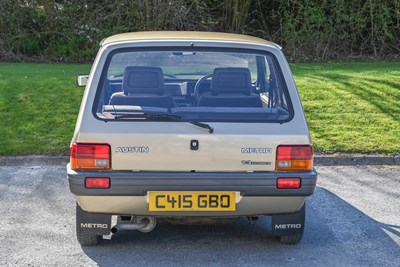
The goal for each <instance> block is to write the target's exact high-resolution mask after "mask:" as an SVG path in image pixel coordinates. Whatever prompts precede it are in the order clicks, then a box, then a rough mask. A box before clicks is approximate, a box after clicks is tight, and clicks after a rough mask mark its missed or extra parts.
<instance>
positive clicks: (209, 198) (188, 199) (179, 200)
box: [148, 192, 236, 211]
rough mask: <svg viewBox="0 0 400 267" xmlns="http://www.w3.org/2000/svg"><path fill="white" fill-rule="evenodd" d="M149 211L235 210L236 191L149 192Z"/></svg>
mask: <svg viewBox="0 0 400 267" xmlns="http://www.w3.org/2000/svg"><path fill="white" fill-rule="evenodd" d="M148 196H149V211H235V210H236V192H148Z"/></svg>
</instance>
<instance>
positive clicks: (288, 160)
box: [275, 145, 313, 171]
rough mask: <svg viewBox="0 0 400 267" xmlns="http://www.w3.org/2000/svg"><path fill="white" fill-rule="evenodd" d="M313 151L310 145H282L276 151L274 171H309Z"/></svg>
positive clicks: (311, 165) (311, 164)
mask: <svg viewBox="0 0 400 267" xmlns="http://www.w3.org/2000/svg"><path fill="white" fill-rule="evenodd" d="M312 167H313V149H312V146H310V145H282V146H278V147H277V149H276V165H275V169H276V170H279V171H311V170H312Z"/></svg>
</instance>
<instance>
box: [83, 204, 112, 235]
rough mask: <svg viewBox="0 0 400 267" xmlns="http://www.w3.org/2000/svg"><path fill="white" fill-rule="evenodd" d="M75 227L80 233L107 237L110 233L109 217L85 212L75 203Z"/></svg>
mask: <svg viewBox="0 0 400 267" xmlns="http://www.w3.org/2000/svg"><path fill="white" fill-rule="evenodd" d="M76 227H77V230H78V231H80V232H81V233H90V234H96V235H109V234H110V233H111V215H109V214H101V213H91V212H86V211H84V210H82V209H81V207H79V205H78V203H77V204H76Z"/></svg>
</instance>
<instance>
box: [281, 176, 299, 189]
mask: <svg viewBox="0 0 400 267" xmlns="http://www.w3.org/2000/svg"><path fill="white" fill-rule="evenodd" d="M276 187H277V188H278V189H299V188H300V187H301V179H300V178H278V179H277V180H276Z"/></svg>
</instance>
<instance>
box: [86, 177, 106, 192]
mask: <svg viewBox="0 0 400 267" xmlns="http://www.w3.org/2000/svg"><path fill="white" fill-rule="evenodd" d="M85 187H86V188H94V189H96V188H97V189H104V188H110V178H108V177H107V178H106V177H99V178H97V177H87V178H85Z"/></svg>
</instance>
